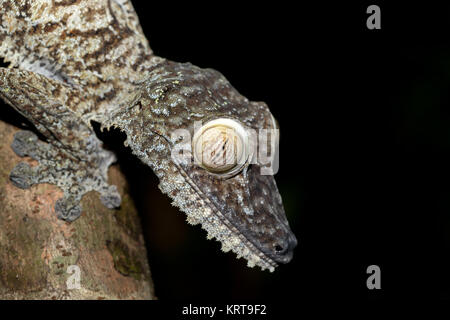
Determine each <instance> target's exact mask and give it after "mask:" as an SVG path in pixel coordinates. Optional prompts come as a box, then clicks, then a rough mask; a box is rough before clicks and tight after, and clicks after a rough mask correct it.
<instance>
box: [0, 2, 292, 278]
mask: <svg viewBox="0 0 450 320" xmlns="http://www.w3.org/2000/svg"><path fill="white" fill-rule="evenodd" d="M0 56H1V57H3V58H4V60H5V62H8V63H9V67H8V68H0V96H1V98H2V99H3V100H4V101H5V102H6V103H8V104H9V105H10V106H12V107H13V108H14V109H15V110H16V111H18V112H19V113H21V114H22V115H23V116H25V117H26V118H28V119H29V120H30V121H31V122H32V123H33V124H34V126H35V127H36V129H37V130H38V131H39V132H40V133H42V134H43V136H44V137H45V141H42V140H40V139H38V137H37V136H36V134H34V133H33V132H31V131H20V132H18V133H17V134H16V135H15V137H14V141H13V143H12V148H13V150H14V151H15V152H16V153H17V154H18V155H20V156H30V157H32V158H33V159H35V160H37V161H38V163H39V164H38V165H37V166H34V167H31V166H29V165H28V164H26V163H24V162H22V163H19V164H18V165H17V166H16V167H15V168H14V169H13V170H12V172H11V174H10V179H11V181H12V182H13V184H14V185H15V186H17V187H19V188H29V187H31V186H32V185H34V184H39V183H51V184H55V185H57V186H58V187H59V188H61V189H62V191H63V192H64V196H63V197H62V198H61V199H59V200H58V201H57V202H56V203H55V212H56V214H57V216H58V218H60V219H63V220H66V221H73V220H75V219H77V218H78V217H79V216H80V215H81V212H82V208H81V205H80V200H81V198H82V196H83V195H84V194H85V193H87V192H89V191H91V190H95V191H98V192H99V194H100V198H101V201H102V203H103V204H104V205H105V206H107V207H108V208H111V209H113V208H117V207H118V206H120V203H121V197H120V194H119V193H118V191H117V189H116V187H115V186H114V185H110V184H108V181H107V171H108V167H109V166H110V165H111V164H112V163H113V162H114V161H115V160H116V158H115V156H114V154H113V153H112V152H111V151H108V150H105V149H104V148H103V146H102V142H101V141H100V140H99V139H98V138H97V136H96V134H95V132H94V130H93V127H92V122H93V121H95V122H98V123H100V124H101V126H102V129H104V128H107V129H109V128H111V127H115V128H119V129H120V130H122V131H123V132H125V134H126V136H127V138H126V141H125V144H126V145H127V146H129V148H130V149H131V151H132V152H133V154H134V155H136V156H137V157H138V158H139V159H140V160H142V161H143V162H144V163H145V164H147V165H148V166H149V167H151V168H152V169H153V171H154V173H155V174H156V175H157V176H158V178H159V180H160V184H159V187H160V189H161V191H162V192H164V193H165V194H167V195H168V196H169V197H170V198H171V199H172V200H173V202H172V203H173V205H175V206H177V207H178V208H179V209H180V210H181V211H183V212H185V213H186V215H187V220H188V222H189V223H191V224H198V223H200V224H201V225H202V227H203V229H205V230H206V231H207V233H208V238H216V239H217V240H219V241H220V242H221V243H222V249H223V250H224V251H229V250H232V251H233V252H235V253H236V254H237V256H238V257H243V258H245V259H246V260H247V261H248V265H249V266H250V267H252V266H255V265H258V266H260V267H261V268H262V269H263V270H264V269H269V270H271V271H273V270H274V268H275V267H276V266H277V264H278V263H287V262H289V261H290V260H291V259H292V253H293V249H294V247H295V246H296V244H297V240H296V238H295V236H294V234H293V233H292V231H291V230H290V227H289V224H288V222H287V219H286V216H285V212H284V209H283V205H282V200H281V197H280V194H279V192H278V189H277V186H276V184H275V180H274V177H273V175H270V174H262V170H263V168H264V166H265V163H262V162H261V160H259V159H258V157H257V154H258V151H259V149H258V147H256V148H255V147H254V143H253V144H252V141H253V142H254V141H255V139H253V140H252V139H249V137H250V136H252V135H251V134H250V133H251V132H261V129H266V130H269V131H270V130H271V132H277V130H278V128H277V123H276V121H275V119H274V118H273V116H272V114H271V113H270V111H269V109H268V107H267V105H266V104H264V103H262V102H250V101H249V100H248V99H246V98H245V97H243V96H242V95H240V94H239V93H238V92H237V91H236V89H234V88H233V87H232V86H231V85H230V83H229V82H228V81H227V80H226V79H225V78H224V77H223V75H221V74H220V73H219V72H217V71H215V70H212V69H201V68H198V67H196V66H194V65H192V64H189V63H177V62H172V61H168V60H167V59H164V58H161V57H158V56H156V55H154V54H153V52H152V50H151V49H150V47H149V44H148V41H147V39H146V38H145V36H144V34H143V31H142V29H141V26H140V24H139V21H138V17H137V15H136V13H135V11H134V8H133V6H132V4H131V2H130V1H129V0H34V1H32V0H0ZM198 123H200V127H199V126H198V125H197V124H198ZM196 126H197V127H196ZM252 129H253V130H252ZM269 136H270V137H274V136H276V134H273V133H272V134H269ZM269 140H270V141H272V139H271V138H270V139H269ZM180 142H181V145H182V146H188V147H190V146H191V147H192V148H191V149H190V150H189V148H178V147H179V145H180ZM276 143H278V141H276ZM250 145H251V146H252V147H251V148H250ZM269 149H270V148H269ZM272 149H273V150H274V149H275V148H272ZM273 150H272V151H273ZM175 151H176V152H175ZM177 152H178V155H184V156H182V157H178V156H177ZM174 154H175V156H174ZM224 159H225V160H227V161H225V162H224V161H222V160H224ZM189 160H191V161H189ZM192 160H194V161H192ZM195 160H196V161H195Z"/></svg>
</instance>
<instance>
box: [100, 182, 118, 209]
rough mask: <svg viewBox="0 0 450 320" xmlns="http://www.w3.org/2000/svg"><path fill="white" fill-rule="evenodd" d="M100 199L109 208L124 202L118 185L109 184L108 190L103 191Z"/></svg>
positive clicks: (116, 206)
mask: <svg viewBox="0 0 450 320" xmlns="http://www.w3.org/2000/svg"><path fill="white" fill-rule="evenodd" d="M100 200H101V202H102V203H103V204H104V205H105V207H107V208H108V209H114V208H118V207H119V206H120V203H121V202H122V198H121V196H120V194H119V191H117V188H116V186H109V188H108V189H107V191H105V192H104V193H102V195H101V197H100Z"/></svg>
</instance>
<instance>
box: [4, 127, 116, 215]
mask: <svg viewBox="0 0 450 320" xmlns="http://www.w3.org/2000/svg"><path fill="white" fill-rule="evenodd" d="M97 144H98V146H97ZM91 145H94V146H97V147H95V148H94V150H93V151H94V152H92V151H91V152H86V151H85V152H83V150H81V151H78V152H77V154H73V153H72V152H70V150H68V149H65V148H64V147H63V146H62V147H61V146H59V145H58V146H56V145H54V144H50V143H46V142H43V141H41V140H39V139H38V137H37V136H36V135H35V134H34V133H33V132H31V131H19V132H17V133H16V134H15V135H14V140H13V142H12V144H11V147H12V149H13V150H14V152H15V153H16V154H17V155H19V156H21V157H25V156H30V157H31V158H33V159H35V160H37V161H38V165H37V166H30V165H29V164H27V163H25V162H21V163H19V164H18V165H17V166H16V167H15V168H14V169H13V170H12V171H11V173H10V180H11V182H12V183H13V184H14V185H15V186H17V187H19V188H22V189H28V188H30V187H31V186H32V185H34V184H39V183H50V184H54V185H57V186H58V187H60V188H61V189H62V191H63V192H64V196H63V197H62V198H60V199H58V200H57V201H56V203H55V212H56V214H57V216H58V218H59V219H62V220H66V221H70V222H71V221H74V220H76V219H77V218H78V217H79V216H80V215H81V212H82V207H81V204H80V201H81V198H82V196H83V195H84V194H85V193H87V192H89V191H92V190H95V191H97V192H99V193H100V200H101V202H102V203H103V204H104V205H105V206H106V207H107V208H109V209H113V208H117V207H119V206H120V203H121V196H120V193H119V192H118V190H117V188H116V186H114V185H109V184H108V176H107V172H108V168H109V166H110V165H111V163H113V162H114V161H115V156H114V154H113V153H111V152H109V151H106V150H104V149H102V148H101V143H100V142H99V141H98V142H97V141H96V140H95V141H94V143H93V144H91Z"/></svg>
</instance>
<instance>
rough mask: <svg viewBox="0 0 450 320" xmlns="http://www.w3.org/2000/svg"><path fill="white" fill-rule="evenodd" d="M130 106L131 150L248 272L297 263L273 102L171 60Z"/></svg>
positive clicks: (127, 128) (194, 221)
mask: <svg viewBox="0 0 450 320" xmlns="http://www.w3.org/2000/svg"><path fill="white" fill-rule="evenodd" d="M130 105H131V107H130V108H128V111H127V115H126V116H124V117H121V118H122V120H121V123H122V124H125V125H124V127H125V131H127V133H128V135H127V136H128V138H127V144H128V145H130V146H131V148H132V149H133V151H134V153H135V154H136V155H138V157H140V158H141V160H143V161H144V162H145V163H147V164H148V165H149V166H151V167H152V169H153V170H154V172H155V173H156V174H157V176H158V177H159V179H160V189H161V190H162V191H163V192H164V193H166V194H167V195H169V197H171V198H172V199H173V204H174V205H176V206H177V207H179V208H180V209H181V211H184V212H185V213H186V214H187V220H188V222H190V223H192V224H201V225H202V227H203V228H204V229H206V231H207V232H208V237H209V238H216V239H217V240H219V241H221V242H222V249H223V250H224V251H229V250H231V251H234V252H235V253H236V254H237V255H238V257H244V258H245V259H247V260H248V265H249V266H254V265H259V266H260V267H262V268H263V269H269V270H273V269H274V268H275V267H276V266H277V264H278V263H287V262H289V261H290V260H291V259H292V256H293V249H294V247H295V246H296V245H297V240H296V238H295V236H294V234H293V233H292V231H291V229H290V227H289V224H288V221H287V219H286V215H285V211H284V208H283V204H282V200H281V196H280V194H279V192H278V189H277V186H276V183H275V179H274V176H273V174H274V173H275V172H276V170H277V160H278V157H277V147H278V136H279V135H278V127H277V124H276V121H275V119H274V118H273V116H272V114H271V113H270V111H269V109H268V107H267V105H266V104H264V103H261V102H250V101H249V100H248V99H246V98H245V97H243V96H242V95H240V94H239V93H238V92H237V91H236V90H235V89H234V88H233V87H232V86H231V85H230V83H229V82H228V81H227V80H226V79H225V78H224V76H223V75H221V74H220V73H218V72H217V71H215V70H212V69H201V68H198V67H195V66H193V65H191V64H188V63H184V64H182V63H175V62H168V61H166V62H164V63H162V64H161V65H158V66H156V67H155V68H154V69H153V70H151V72H150V75H149V77H148V78H147V79H146V80H145V81H144V82H143V84H142V87H141V90H140V93H139V95H138V97H137V98H135V99H134V102H133V103H131V104H130ZM130 119H139V120H133V121H130ZM131 123H135V124H131Z"/></svg>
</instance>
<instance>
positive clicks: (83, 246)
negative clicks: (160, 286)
mask: <svg viewBox="0 0 450 320" xmlns="http://www.w3.org/2000/svg"><path fill="white" fill-rule="evenodd" d="M17 130H18V129H17V128H15V127H13V126H11V125H8V124H5V123H4V122H1V121H0V139H1V140H0V141H1V143H0V299H154V298H155V296H154V291H153V283H152V280H151V276H150V269H149V266H148V263H147V256H146V250H145V246H144V240H143V236H142V232H141V226H140V222H139V218H138V216H137V212H136V209H135V207H134V204H133V201H132V200H131V198H130V196H129V194H128V191H127V185H126V181H125V179H124V177H123V175H122V174H121V172H120V171H119V169H118V167H117V166H113V167H112V168H111V169H110V172H109V179H110V181H111V182H112V183H113V184H115V185H117V186H118V189H119V191H120V193H121V195H122V199H123V202H122V205H121V207H120V209H118V210H110V209H107V208H106V207H104V206H103V205H102V204H101V202H100V200H99V196H98V194H97V193H95V192H90V193H89V194H87V195H85V196H84V198H83V200H82V206H83V214H82V215H81V217H80V218H79V219H78V220H76V221H75V222H73V223H68V222H64V221H61V220H58V219H57V218H56V215H55V212H54V209H53V208H54V204H55V201H56V200H57V199H58V198H59V197H61V195H62V193H61V191H60V190H59V189H58V188H57V187H56V186H53V185H49V184H41V185H35V186H33V187H32V188H31V189H29V190H21V189H19V188H16V187H15V186H13V185H12V184H11V182H10V181H9V172H10V171H11V170H12V169H13V168H14V166H15V165H16V164H18V163H19V162H20V161H27V162H29V163H31V164H33V163H34V161H33V160H31V159H27V158H25V159H23V158H20V157H18V156H17V155H15V154H14V152H13V151H12V150H11V148H10V144H11V142H12V139H13V135H14V133H15V132H16V131H17ZM69 266H76V267H71V268H69ZM73 268H75V269H77V268H79V269H78V270H80V282H79V284H80V286H79V289H76V288H75V289H73V288H71V287H73V285H74V284H75V287H77V286H76V281H75V282H73V281H72V280H73V279H76V275H71V274H69V273H68V269H69V270H70V269H73ZM72 272H73V271H72ZM69 278H70V279H72V280H70V279H69ZM68 280H69V286H68V284H67V281H68ZM70 284H72V286H71V285H70Z"/></svg>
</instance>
